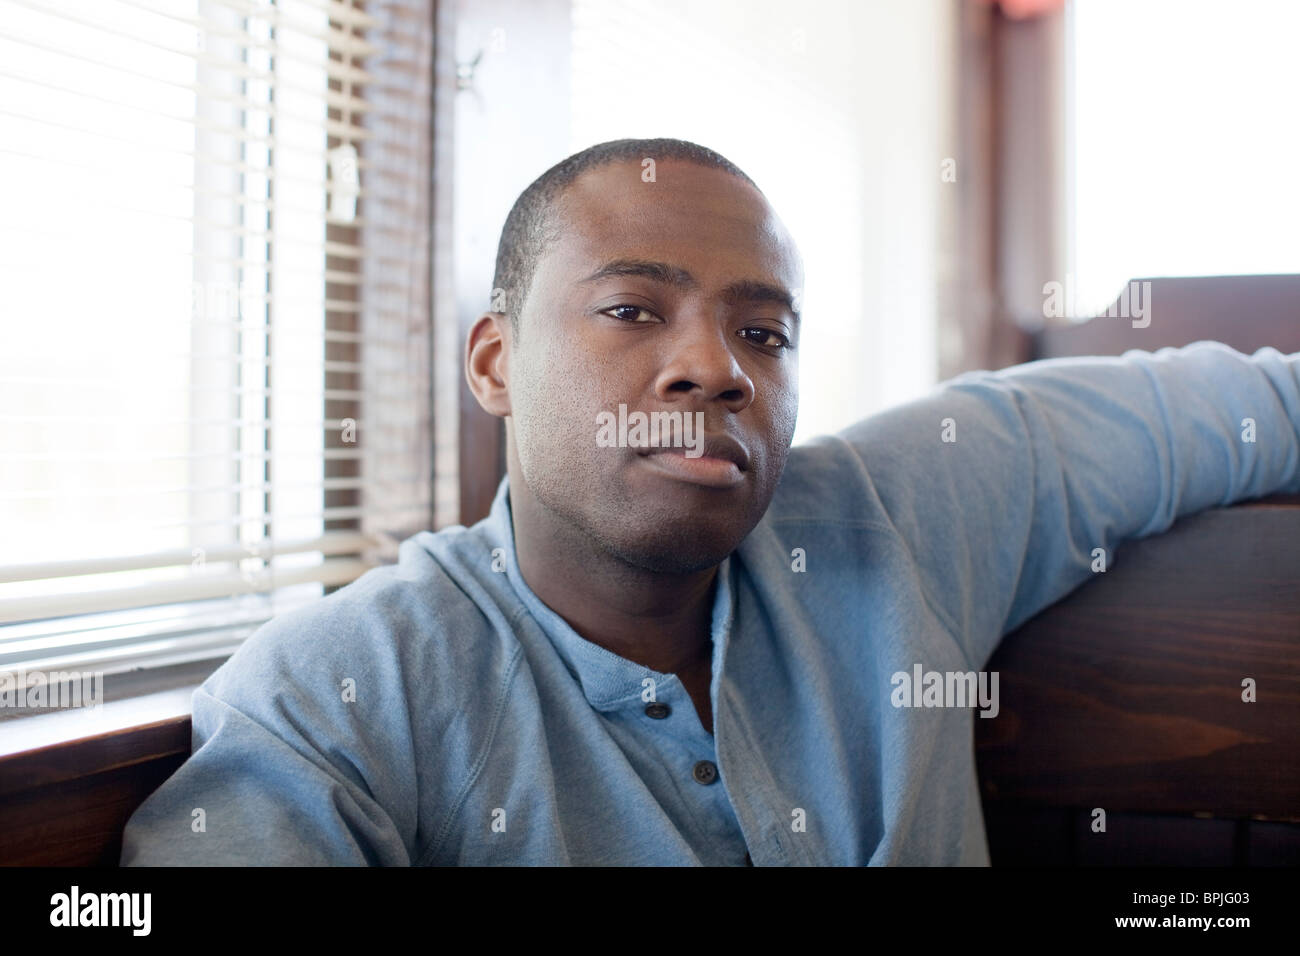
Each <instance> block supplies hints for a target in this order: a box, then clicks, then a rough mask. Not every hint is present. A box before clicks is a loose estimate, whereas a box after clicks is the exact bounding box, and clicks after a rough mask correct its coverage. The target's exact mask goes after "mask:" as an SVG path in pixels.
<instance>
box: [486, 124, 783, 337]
mask: <svg viewBox="0 0 1300 956" xmlns="http://www.w3.org/2000/svg"><path fill="white" fill-rule="evenodd" d="M646 158H650V159H654V160H655V161H656V162H658V161H659V160H662V159H676V160H683V161H685V162H690V163H695V164H697V165H700V166H709V167H712V168H714V169H721V170H723V171H725V172H728V173H730V174H731V175H733V176H737V177H739V178H740V179H743V180H744V181H745V182H747V183H749V185H751V186H753V187H754V188H755V189H758V185H757V184H756V183H755V182H754V181H753V180H752V179H750V178H749V177H748V176H746V175H745V173H744V172H743V171H742V170H741V169H740V167H739V166H737V165H736V164H735V163H732V162H731V161H730V160H728V159H727V158H726V157H724V156H722V155H720V154H719V153H715V152H714V151H713V150H711V149H708V148H707V147H704V146H700V145H699V144H698V143H691V142H687V141H686V140H684V139H615V140H610V141H609V142H607V143H597V144H596V145H595V146H588V147H587V148H586V149H584V150H582V152H579V153H574V154H573V155H572V156H570V157H569V158H568V159H563V160H561V161H560V162H558V163H556V164H555V165H554V166H552V167H551V168H550V169H548V170H547V171H546V172H544V173H542V175H540V176H538V177H537V179H535V180H534V181H533V183H532V184H531V185H530V186H529V187H528V188H527V189H525V190H524V191H523V192H522V193H520V194H519V198H518V199H516V200H515V204H514V206H512V207H511V209H510V214H509V215H508V216H506V223H505V226H504V227H503V228H502V229H501V242H500V244H499V245H498V246H497V264H496V274H495V275H494V276H493V278H492V301H491V309H492V311H494V312H504V313H505V314H507V315H508V316H510V327H511V329H512V330H513V332H514V334H515V336H516V337H517V336H518V335H519V315H520V313H521V312H522V311H523V307H524V299H525V297H526V296H527V295H528V288H529V286H530V285H532V281H533V274H534V273H535V272H536V270H537V261H538V259H539V258H541V255H542V252H543V250H544V249H545V248H546V245H547V243H549V242H552V241H554V240H555V239H556V238H558V236H559V224H558V223H557V222H555V218H554V215H553V213H554V207H555V202H556V200H557V199H559V197H560V196H561V195H562V194H563V192H564V190H565V189H567V188H568V187H569V186H570V185H572V184H573V182H574V181H575V180H576V179H577V178H578V177H579V176H581V175H582V174H583V173H585V172H586V171H587V170H589V169H595V168H596V167H598V166H604V165H606V164H608V163H613V162H620V161H623V160H636V161H638V162H640V161H642V160H644V159H646ZM759 192H760V193H761V192H762V190H759Z"/></svg>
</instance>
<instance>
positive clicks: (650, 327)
mask: <svg viewBox="0 0 1300 956" xmlns="http://www.w3.org/2000/svg"><path fill="white" fill-rule="evenodd" d="M656 178H657V181H656V182H643V181H642V178H641V166H640V164H639V163H630V162H619V163H611V164H609V165H606V166H603V167H600V168H598V169H595V170H591V171H588V172H587V173H584V174H583V175H582V176H581V177H580V178H579V179H578V180H577V181H576V182H575V183H574V184H573V185H572V186H571V187H570V188H569V189H568V190H567V191H566V192H565V193H564V195H563V197H562V198H561V200H560V201H559V208H558V210H557V217H556V218H557V221H558V223H559V225H560V237H559V238H558V239H557V240H556V241H554V242H553V243H552V244H551V245H549V246H548V248H547V250H546V252H545V253H544V254H543V255H542V257H541V259H540V260H539V262H538V265H537V270H536V273H535V275H534V278H533V284H532V287H531V289H530V290H529V293H528V296H527V300H526V304H525V308H524V311H523V313H522V314H521V316H520V331H519V336H518V339H517V341H515V342H513V343H511V344H510V345H508V348H509V349H510V351H509V354H508V358H507V363H508V369H509V372H508V382H509V384H508V388H509V396H510V413H511V426H510V433H511V440H512V455H513V456H515V457H516V458H517V462H518V466H519V469H520V470H521V471H522V477H523V480H524V481H525V482H526V484H527V490H526V491H525V490H524V489H519V490H515V489H514V487H513V486H514V484H515V480H516V478H517V476H515V475H514V472H513V469H512V497H516V496H517V495H518V494H520V493H528V492H531V494H532V495H534V496H535V498H536V499H537V501H538V502H539V503H540V504H541V505H542V506H543V507H544V508H545V509H546V510H548V511H549V512H551V514H552V515H553V516H555V517H558V518H559V519H560V520H561V521H563V522H565V523H567V524H569V525H571V526H572V527H574V528H576V529H578V530H579V531H581V532H582V533H584V534H585V535H586V536H587V537H588V538H589V539H591V540H593V541H595V542H596V543H597V544H598V545H599V546H601V547H602V548H603V549H604V550H606V551H608V552H610V553H613V554H615V555H617V556H619V557H621V558H622V559H623V560H625V561H627V562H628V563H630V564H633V565H634V566H637V567H640V568H645V569H648V570H652V571H658V572H665V573H686V572H691V571H698V570H703V569H705V568H708V567H712V566H713V565H715V564H717V563H718V562H719V561H721V560H722V559H723V558H724V557H726V556H727V555H728V554H730V553H731V552H732V551H733V550H734V549H735V547H736V546H737V545H738V544H739V543H740V542H741V541H742V540H743V539H744V537H745V536H746V535H747V534H748V533H749V532H750V531H751V530H752V529H753V527H754V525H755V524H757V523H758V521H759V519H760V518H761V517H762V516H763V513H764V512H765V511H766V510H767V506H768V504H769V502H770V501H771V499H772V495H773V493H774V492H775V490H776V487H777V484H778V482H779V481H780V478H781V473H782V471H783V469H784V467H785V461H786V455H787V453H788V451H789V447H790V441H791V438H792V436H793V434H794V426H795V415H796V412H797V407H798V382H797V362H796V353H795V350H794V347H795V346H797V344H798V338H799V327H798V319H797V317H796V315H795V314H794V313H793V312H792V310H791V308H790V307H789V306H788V305H787V304H785V303H784V302H782V301H780V300H781V298H782V296H783V295H784V294H788V295H790V296H793V297H795V299H796V302H795V308H797V307H798V303H797V297H798V290H799V289H800V288H801V286H802V281H803V276H802V266H801V264H800V260H799V256H798V253H797V251H796V250H795V247H794V244H793V242H792V241H791V240H790V238H789V236H788V234H787V233H786V231H785V228H784V227H783V226H782V224H781V223H780V221H779V220H778V219H777V218H776V216H775V214H774V213H773V212H772V211H771V209H770V208H769V207H768V205H767V203H766V201H765V200H764V199H763V197H762V194H761V193H759V192H758V191H757V190H755V189H754V188H753V187H751V186H750V185H748V184H747V183H745V182H744V181H743V180H741V179H739V178H736V177H733V176H731V175H729V174H727V173H725V172H722V171H720V170H715V169H711V168H708V167H703V166H698V165H695V164H692V163H682V162H675V161H667V160H665V161H664V162H661V163H660V164H659V166H658V169H657V170H656ZM620 404H622V405H625V406H626V409H627V412H628V413H629V414H630V413H633V412H643V413H647V414H648V413H653V412H674V411H676V412H682V413H684V416H683V417H685V415H686V414H690V415H691V418H692V422H695V421H698V420H699V419H698V417H696V416H694V415H693V413H695V412H702V413H703V424H704V432H705V442H706V445H705V448H704V457H699V458H694V457H691V456H688V455H686V454H685V452H686V451H687V450H688V449H686V448H682V447H678V448H673V449H668V450H661V449H658V448H645V447H640V448H637V447H601V446H600V445H599V444H598V441H597V435H598V426H597V423H598V420H599V419H598V416H599V414H600V413H602V412H608V413H611V414H612V415H614V416H617V415H618V413H619V406H620ZM682 437H684V436H678V438H679V439H680V438H682ZM714 439H721V442H720V443H717V444H715V443H714ZM728 439H729V440H730V443H731V444H729V443H728ZM660 443H661V444H667V443H668V441H667V439H666V438H661V439H660ZM736 446H739V449H740V452H739V455H738V457H740V458H741V459H742V464H743V467H741V466H740V465H737V464H735V463H733V462H730V461H727V460H725V459H726V458H727V457H728V456H731V457H737V448H736ZM694 452H695V449H692V454H694ZM715 455H716V456H717V457H715Z"/></svg>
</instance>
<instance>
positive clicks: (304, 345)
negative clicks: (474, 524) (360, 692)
mask: <svg viewBox="0 0 1300 956" xmlns="http://www.w3.org/2000/svg"><path fill="white" fill-rule="evenodd" d="M362 6H363V5H362V4H360V3H348V2H331V0H96V2H93V3H91V2H79V0H40V2H31V0H0V23H3V29H2V30H0V177H2V178H3V182H4V184H5V187H4V195H5V211H4V216H3V218H0V290H2V291H0V295H2V296H3V316H4V319H3V325H4V332H3V341H4V347H3V349H2V350H0V422H2V423H3V425H2V427H3V430H4V434H5V441H4V442H3V445H2V446H0V461H2V463H3V467H2V468H0V524H2V525H3V527H4V529H5V530H4V534H3V536H0V670H6V669H8V670H13V669H16V668H18V667H19V666H22V667H24V668H33V669H36V668H47V669H66V668H69V667H76V668H80V669H82V670H95V671H103V672H104V673H105V674H113V673H119V672H125V671H129V670H132V669H135V668H138V667H140V666H142V665H145V664H148V665H150V666H159V665H163V664H175V663H181V662H186V661H198V660H212V659H220V658H221V657H224V656H225V655H226V654H228V653H229V652H230V651H231V650H232V649H233V648H234V647H235V646H237V644H238V643H239V641H241V640H242V639H243V638H244V637H246V636H247V635H248V634H249V633H251V632H252V630H253V629H255V628H256V626H258V625H259V624H260V623H262V622H263V621H265V620H267V619H268V618H269V617H271V616H272V615H274V614H276V613H279V612H281V611H283V610H285V609H287V608H289V607H292V606H295V605H296V604H298V603H301V602H304V601H310V600H312V599H314V598H316V597H319V596H320V595H322V594H323V593H326V592H327V591H328V590H329V589H331V588H335V587H338V586H341V585H343V584H346V583H348V582H349V581H351V580H353V579H355V578H356V577H357V576H359V575H360V574H362V573H364V571H365V570H367V569H368V568H369V567H371V566H373V565H374V564H376V563H378V562H382V561H385V560H390V559H391V558H392V557H393V556H394V546H395V543H396V542H397V541H398V540H400V539H402V538H404V537H406V536H408V535H409V534H412V533H414V532H415V531H418V530H421V529H424V528H428V527H432V525H433V507H434V502H433V494H434V487H435V484H434V475H433V461H434V455H433V450H432V435H431V427H430V426H431V420H432V414H431V412H432V409H431V408H430V402H429V396H430V394H431V383H430V369H431V362H430V358H431V356H430V348H431V345H430V343H431V341H432V335H431V322H430V301H431V300H430V288H429V286H430V283H429V275H430V265H429V264H430V249H429V244H430V228H429V226H430V182H431V176H430V172H429V170H430V161H431V155H432V143H431V119H430V115H429V111H430V109H431V95H430V84H431V82H432V66H431V57H432V18H431V10H430V5H429V4H427V3H421V2H415V0H403V2H396V0H388V2H384V0H375V2H369V3H366V4H364V10H363V9H362ZM444 483H445V482H444Z"/></svg>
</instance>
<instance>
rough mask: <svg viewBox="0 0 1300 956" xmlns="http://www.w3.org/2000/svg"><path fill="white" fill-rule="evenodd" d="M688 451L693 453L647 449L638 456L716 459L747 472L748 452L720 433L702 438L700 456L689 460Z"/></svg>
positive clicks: (687, 449) (685, 449)
mask: <svg viewBox="0 0 1300 956" xmlns="http://www.w3.org/2000/svg"><path fill="white" fill-rule="evenodd" d="M688 451H693V449H690V448H683V447H673V446H661V447H657V448H647V449H645V450H643V451H641V452H638V454H640V455H658V454H662V453H664V452H668V453H670V454H677V455H681V456H682V457H684V458H686V459H687V461H700V460H701V459H702V458H716V459H719V460H721V461H729V462H731V463H732V464H734V465H735V466H736V467H737V468H739V469H740V470H741V471H748V470H749V452H747V451H746V450H745V446H744V445H742V444H741V443H740V442H738V441H736V439H734V438H732V437H731V436H730V435H725V434H722V433H721V432H718V433H716V434H713V435H705V436H704V450H703V454H702V456H699V457H695V458H691V457H689V456H688V455H687V454H686V453H687V452H688Z"/></svg>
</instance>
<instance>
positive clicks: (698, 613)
mask: <svg viewBox="0 0 1300 956" xmlns="http://www.w3.org/2000/svg"><path fill="white" fill-rule="evenodd" d="M512 477H513V476H512ZM510 505H511V523H512V526H513V528H514V535H515V552H516V554H517V556H518V560H519V571H520V573H521V574H522V575H523V578H524V581H525V582H527V584H528V586H529V588H531V589H532V591H533V593H534V594H536V595H537V596H538V597H539V598H541V600H542V601H543V602H544V603H545V604H546V605H547V606H548V607H549V608H551V609H552V610H553V611H555V612H556V613H557V614H559V615H560V617H562V618H564V620H565V621H566V622H567V623H568V624H569V626H570V627H572V628H573V629H574V631H576V632H577V633H578V634H580V635H581V636H582V637H583V638H585V639H586V640H588V641H591V642H592V643H593V644H597V645H599V646H600V647H603V648H605V649H606V650H608V651H611V652H613V653H615V654H617V655H619V656H620V657H623V658H626V659H627V660H630V661H634V662H636V663H638V664H641V665H642V666H644V667H647V668H649V669H651V670H654V671H658V672H660V673H665V674H680V673H682V672H692V673H693V672H696V671H699V670H701V669H703V670H705V671H707V669H708V661H709V658H710V655H711V653H712V645H711V643H710V624H711V618H712V610H713V594H714V588H715V587H716V584H717V571H718V569H717V567H716V566H715V567H712V568H707V569H705V570H703V571H697V572H693V573H689V574H680V575H679V574H663V573H658V572H654V571H649V570H646V569H645V568H638V567H636V566H634V565H631V564H628V563H627V562H626V561H624V560H622V559H621V558H619V557H618V556H616V555H613V554H610V553H609V552H608V551H607V550H605V549H604V548H601V547H600V546H599V545H598V544H597V543H596V542H595V541H593V540H591V538H590V537H589V536H587V535H585V534H583V533H582V532H581V531H580V530H579V529H578V528H575V527H574V526H573V525H572V524H570V523H569V522H567V521H565V520H564V519H562V518H561V517H560V516H558V515H556V514H554V513H553V512H551V511H550V510H549V509H547V508H546V507H545V506H543V505H542V504H541V503H540V502H538V501H537V500H536V499H535V498H534V497H533V496H532V495H531V494H529V493H528V491H527V489H526V488H525V487H524V486H522V485H518V484H516V483H515V482H514V481H512V482H511V485H510Z"/></svg>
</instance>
